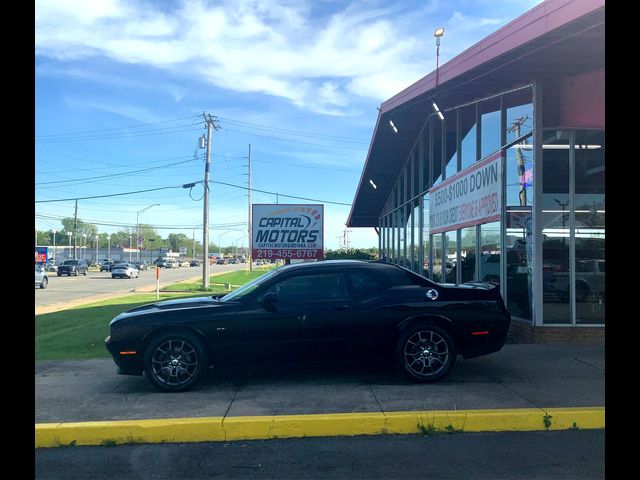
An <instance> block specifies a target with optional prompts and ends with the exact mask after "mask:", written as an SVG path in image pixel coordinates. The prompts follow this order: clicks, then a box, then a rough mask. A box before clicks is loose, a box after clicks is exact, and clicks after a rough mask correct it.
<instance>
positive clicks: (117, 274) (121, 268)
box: [111, 263, 140, 278]
mask: <svg viewBox="0 0 640 480" xmlns="http://www.w3.org/2000/svg"><path fill="white" fill-rule="evenodd" d="M139 276H140V271H139V270H138V269H137V268H136V267H134V266H133V265H131V264H130V263H119V264H117V265H114V266H113V267H112V268H111V278H133V277H136V278H138V277H139Z"/></svg>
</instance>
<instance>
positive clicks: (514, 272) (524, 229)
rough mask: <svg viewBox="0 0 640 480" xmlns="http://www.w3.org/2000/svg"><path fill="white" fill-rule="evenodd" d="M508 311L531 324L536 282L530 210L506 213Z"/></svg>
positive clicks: (522, 209)
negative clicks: (533, 287)
mask: <svg viewBox="0 0 640 480" xmlns="http://www.w3.org/2000/svg"><path fill="white" fill-rule="evenodd" d="M506 222H507V224H506V229H507V231H506V245H505V248H504V250H505V252H506V255H507V257H506V269H507V278H506V282H507V299H506V302H507V309H508V310H509V311H510V312H511V314H512V315H513V316H515V317H518V318H523V319H526V320H531V319H532V315H531V302H532V298H533V297H532V295H531V286H532V280H533V269H532V268H533V235H532V234H533V232H532V228H531V227H532V217H531V208H511V209H509V208H508V209H507V216H506Z"/></svg>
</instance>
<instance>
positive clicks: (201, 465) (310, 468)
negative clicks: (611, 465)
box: [35, 430, 605, 480]
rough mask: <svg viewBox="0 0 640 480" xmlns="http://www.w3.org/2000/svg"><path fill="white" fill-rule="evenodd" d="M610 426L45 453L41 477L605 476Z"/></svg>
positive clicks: (38, 457) (38, 463)
mask: <svg viewBox="0 0 640 480" xmlns="http://www.w3.org/2000/svg"><path fill="white" fill-rule="evenodd" d="M604 443H605V432H604V430H575V431H572V430H565V431H553V432H500V433H497V432H490V433H463V434H439V435H432V436H419V435H381V436H371V437H364V436H360V437H325V438H298V439H277V440H261V441H237V442H210V443H183V444H164V445H163V444H155V445H124V446H118V447H109V446H103V447H62V448H40V449H36V452H35V478H36V479H68V480H73V479H78V480H80V479H82V480H90V479H98V478H100V479H110V478H113V479H118V480H120V479H123V478H126V479H131V480H134V479H149V478H153V479H165V478H166V479H172V480H174V479H181V478H185V479H186V478H188V479H194V480H195V479H203V478H225V479H236V478H255V479H260V480H265V479H272V478H278V479H289V478H291V479H323V480H324V479H347V478H362V479H365V478H366V479H376V478H380V479H411V480H414V479H422V478H428V479H434V480H435V479H444V478H447V479H464V480H472V479H516V480H517V479H544V480H549V479H580V480H587V479H601V478H605V455H604Z"/></svg>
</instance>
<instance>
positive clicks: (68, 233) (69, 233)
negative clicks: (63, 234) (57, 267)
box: [67, 232, 72, 258]
mask: <svg viewBox="0 0 640 480" xmlns="http://www.w3.org/2000/svg"><path fill="white" fill-rule="evenodd" d="M67 235H69V258H71V235H72V233H71V232H67Z"/></svg>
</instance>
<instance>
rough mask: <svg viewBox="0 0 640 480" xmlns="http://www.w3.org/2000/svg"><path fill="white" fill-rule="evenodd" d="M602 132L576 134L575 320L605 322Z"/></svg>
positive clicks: (577, 321)
mask: <svg viewBox="0 0 640 480" xmlns="http://www.w3.org/2000/svg"><path fill="white" fill-rule="evenodd" d="M604 147H605V144H604V132H593V131H589V132H576V137H575V153H574V156H575V168H574V172H575V197H574V198H575V200H574V209H575V223H574V232H573V233H574V236H575V248H576V254H575V271H576V274H575V299H576V323H579V324H604V323H605V315H604V307H605V288H604V286H605V281H604V280H605V256H604V251H605V250H604V243H605V186H604V181H605V148H604Z"/></svg>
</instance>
